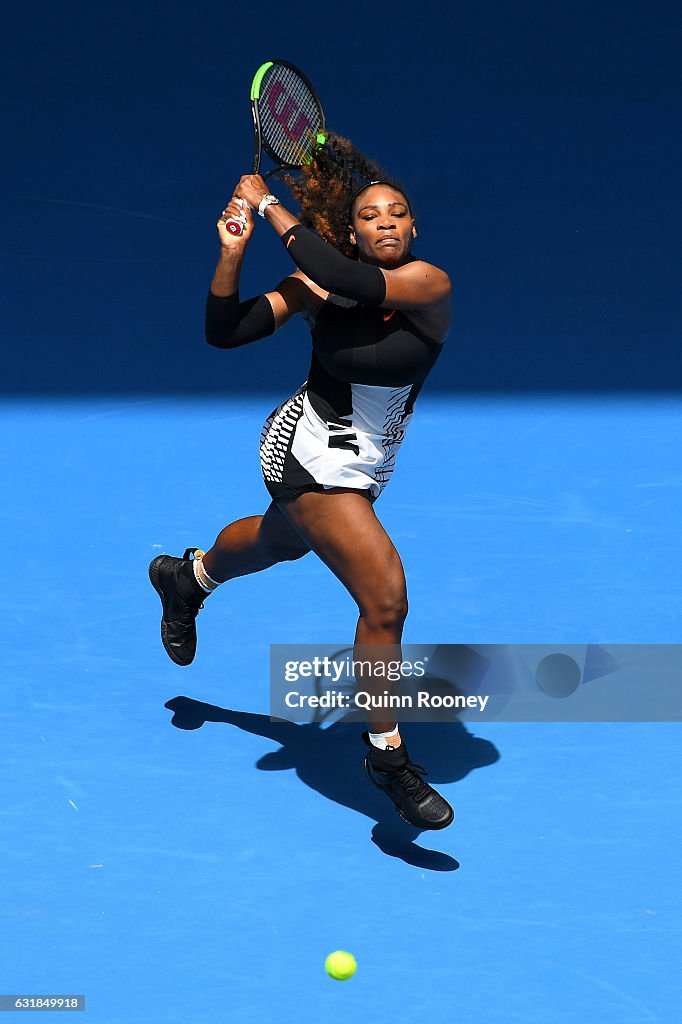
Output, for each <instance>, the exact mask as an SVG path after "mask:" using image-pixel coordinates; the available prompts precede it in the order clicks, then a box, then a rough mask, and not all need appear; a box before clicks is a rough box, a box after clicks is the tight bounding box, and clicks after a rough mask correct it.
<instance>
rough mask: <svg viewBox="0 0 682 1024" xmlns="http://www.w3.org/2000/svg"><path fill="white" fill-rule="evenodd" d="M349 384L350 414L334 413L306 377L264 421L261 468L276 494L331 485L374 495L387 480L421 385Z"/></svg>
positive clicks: (292, 494)
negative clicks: (312, 392)
mask: <svg viewBox="0 0 682 1024" xmlns="http://www.w3.org/2000/svg"><path fill="white" fill-rule="evenodd" d="M345 387H346V389H348V391H349V395H348V397H349V399H350V401H349V402H346V403H345V405H344V411H345V409H346V408H347V409H348V410H349V415H344V416H343V417H341V416H336V417H335V418H330V415H329V409H328V407H327V406H325V403H324V402H317V401H316V396H315V395H312V394H310V393H309V391H308V385H307V382H306V383H305V384H303V385H302V387H300V388H299V389H298V391H297V392H296V393H295V394H294V395H292V396H291V398H288V399H287V400H286V402H282V404H281V405H279V406H278V407H277V408H276V409H275V410H273V412H272V413H271V414H270V416H269V417H268V418H267V420H266V421H265V423H264V425H263V430H262V433H261V441H260V459H261V468H262V470H263V479H264V480H265V486H266V487H267V489H268V491H269V492H270V494H271V496H272V497H273V498H274V499H275V500H277V499H282V498H294V497H297V496H298V495H299V494H303V493H304V492H305V491H325V490H329V489H330V488H333V487H350V488H352V489H354V490H359V491H369V496H370V498H372V499H375V498H378V496H379V495H380V494H381V492H382V491H383V489H384V487H385V486H386V484H387V483H388V481H389V478H390V476H391V474H392V473H393V468H394V465H395V460H396V456H397V454H398V450H399V448H400V445H401V444H402V441H403V438H404V437H405V431H406V430H407V427H408V426H409V423H410V421H411V419H412V406H413V403H414V399H415V397H416V394H417V393H418V391H419V388H418V387H416V386H415V385H411V384H408V385H406V386H405V387H399V388H391V387H377V386H373V385H368V384H348V385H345ZM315 405H317V406H318V408H317V410H316V409H315V407H314V406H315ZM325 411H326V412H327V415H326V416H324V415H321V413H324V412H325Z"/></svg>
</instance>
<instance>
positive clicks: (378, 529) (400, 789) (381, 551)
mask: <svg viewBox="0 0 682 1024" xmlns="http://www.w3.org/2000/svg"><path fill="white" fill-rule="evenodd" d="M281 507H282V511H283V512H284V514H285V515H286V516H287V518H288V519H289V521H290V522H291V524H292V525H293V526H294V527H295V528H296V530H297V531H298V532H299V534H300V535H301V537H302V538H303V539H304V541H305V542H306V543H307V544H308V545H309V546H310V547H311V548H312V550H313V551H314V552H315V553H316V554H317V555H318V556H319V557H320V558H321V559H322V561H323V562H324V563H325V564H326V565H327V566H328V567H329V568H330V569H331V570H332V572H333V573H334V574H335V575H336V576H337V577H338V579H339V580H340V581H341V582H342V583H343V585H344V586H345V587H346V589H347V590H348V592H349V593H350V594H351V596H352V597H353V598H354V600H355V602H356V604H357V606H358V611H359V618H358V623H357V629H356V634H355V646H354V651H353V656H354V660H355V662H356V663H357V662H362V663H365V664H367V665H368V666H369V668H368V670H366V671H365V672H363V673H361V676H360V678H357V675H356V681H357V683H358V686H359V687H360V688H361V689H362V690H366V691H367V692H369V693H370V694H371V695H373V696H375V697H377V696H378V697H381V696H383V695H384V693H385V691H386V690H387V688H388V687H390V684H389V683H388V682H387V672H386V663H387V662H389V661H393V662H396V661H397V662H398V663H399V662H400V661H401V660H402V658H401V647H400V641H401V638H402V631H403V625H404V622H405V618H406V615H407V587H406V583H405V573H404V570H403V566H402V562H401V560H400V556H399V555H398V552H397V551H396V549H395V546H394V545H393V542H392V541H391V539H390V537H389V536H388V534H387V533H386V531H385V530H384V528H383V526H382V525H381V523H380V522H379V520H378V519H377V516H376V514H375V512H374V509H373V507H372V504H371V502H370V501H369V499H368V497H367V496H366V495H365V493H364V492H360V491H344V490H341V489H337V490H334V491H326V492H324V493H317V492H310V493H306V494H302V495H300V497H298V498H295V499H292V500H290V501H286V502H282V503H281ZM368 718H369V728H370V731H371V735H370V733H365V737H364V738H365V742H366V744H367V746H368V748H369V751H368V754H367V758H366V761H365V764H366V767H367V772H368V775H369V777H370V778H371V780H372V781H373V782H374V783H375V784H376V785H378V786H380V787H381V788H382V789H384V790H385V791H386V793H387V794H388V795H389V797H390V798H391V799H392V800H393V802H394V804H395V805H396V807H397V809H398V811H399V813H400V814H401V815H402V816H403V817H404V818H405V819H406V820H407V821H408V822H409V823H410V824H413V825H416V826H417V827H418V828H445V826H446V825H449V824H450V822H451V821H452V819H453V817H454V814H453V811H452V808H451V807H450V805H449V804H448V803H447V802H446V801H445V800H444V799H443V798H442V797H441V796H440V794H439V793H437V792H436V791H435V790H434V789H432V788H431V786H429V785H427V784H426V783H425V782H424V781H423V779H422V778H421V777H420V772H419V771H417V768H418V766H415V765H413V764H412V762H411V761H410V759H409V755H408V753H407V750H406V747H405V744H404V742H402V740H401V737H400V734H399V731H398V732H397V733H395V730H396V726H397V723H396V720H395V718H394V717H393V715H392V713H391V711H390V710H389V709H387V708H386V707H384V708H381V707H379V708H373V709H370V710H369V712H368ZM385 733H395V734H394V736H392V737H390V738H388V739H386V740H384V739H383V738H382V737H381V736H380V735H379V734H385ZM382 748H383V749H382ZM422 771H423V769H422Z"/></svg>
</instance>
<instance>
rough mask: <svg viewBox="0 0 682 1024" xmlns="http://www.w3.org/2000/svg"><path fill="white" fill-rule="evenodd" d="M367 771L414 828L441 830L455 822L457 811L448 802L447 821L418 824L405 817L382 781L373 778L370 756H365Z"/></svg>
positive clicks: (370, 777) (403, 817)
mask: <svg viewBox="0 0 682 1024" xmlns="http://www.w3.org/2000/svg"><path fill="white" fill-rule="evenodd" d="M365 771H366V772H367V778H368V779H369V781H370V782H373V783H374V785H375V786H376V787H377V789H380V790H381V792H382V793H385V794H386V796H387V797H388V799H389V800H390V801H391V803H392V804H393V806H394V807H395V809H396V811H397V813H398V814H399V815H400V817H401V818H402V819H403V821H404V822H405V823H406V824H408V825H411V826H412V828H420V829H423V830H424V831H426V830H429V831H431V832H439V831H440V830H441V829H443V828H447V827H448V825H451V824H452V823H453V821H454V820H455V812H454V811H453V809H452V807H450V805H449V804H448V807H450V817H449V818H448V819H447V821H443V822H439V823H438V824H436V823H435V822H433V823H431V822H424V821H420V822H419V824H417V822H416V821H410V819H409V818H406V817H405V815H404V814H403V812H402V811H401V810H400V808H399V807H398V805H397V804H396V803H395V802H394V800H393V798H392V797H391V795H390V794H389V793H387V792H386V790H385V789H384V787H383V786H382V785H381V783H380V782H377V781H376V779H373V778H372V773H371V772H370V768H369V757H366V758H365ZM441 799H444V797H441Z"/></svg>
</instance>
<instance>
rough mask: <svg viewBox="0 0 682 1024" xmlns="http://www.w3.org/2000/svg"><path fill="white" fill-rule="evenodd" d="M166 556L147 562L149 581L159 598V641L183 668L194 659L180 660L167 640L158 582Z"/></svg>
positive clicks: (162, 599) (162, 595) (163, 608)
mask: <svg viewBox="0 0 682 1024" xmlns="http://www.w3.org/2000/svg"><path fill="white" fill-rule="evenodd" d="M167 557H168V556H167V555H157V556H156V558H153V559H152V561H151V562H150V563H149V581H150V583H151V585H152V586H153V588H154V590H155V591H156V593H157V594H158V595H159V597H160V598H161V609H162V611H161V643H162V644H163V649H164V650H165V652H166V654H167V655H168V657H169V658H170V660H171V661H172V662H174V663H175V664H176V665H181V666H182V667H183V668H184V667H185V666H186V665H191V664H192V662H193V661H194V657H191V658H190V659H189V661H182V659H180V658H178V655H177V653H176V652H175V651H174V650H173V648H172V647H171V645H170V642H169V640H168V629H167V626H166V622H165V615H166V599H165V596H164V593H163V590H162V588H161V584H160V583H159V570H160V568H161V562H162V561H163V559H164V558H167Z"/></svg>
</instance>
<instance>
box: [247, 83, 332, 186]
mask: <svg viewBox="0 0 682 1024" xmlns="http://www.w3.org/2000/svg"><path fill="white" fill-rule="evenodd" d="M258 115H259V118H260V124H261V134H262V138H263V143H264V144H265V146H266V148H267V149H268V150H269V151H270V155H271V156H273V157H274V159H275V160H278V161H279V162H281V163H284V164H290V165H292V166H301V165H302V164H304V163H308V162H309V160H310V158H311V157H312V155H313V153H314V152H315V150H316V148H317V133H318V132H319V131H320V129H321V128H322V127H323V126H324V118H323V115H322V111H321V109H320V106H319V103H318V101H317V98H316V97H315V95H314V94H313V93H312V92H311V91H310V89H309V88H308V86H307V85H306V84H305V82H303V81H302V80H301V78H300V77H299V76H298V75H297V74H296V72H295V71H293V70H292V69H291V68H288V67H286V66H282V65H278V64H275V65H273V67H272V68H271V69H269V71H268V72H266V74H265V76H264V78H263V82H262V84H261V95H260V100H259V104H258Z"/></svg>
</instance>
